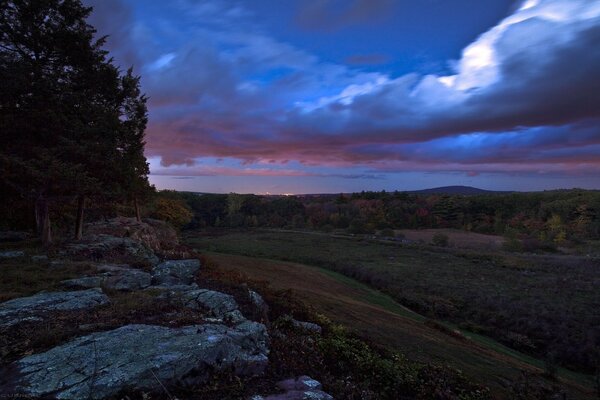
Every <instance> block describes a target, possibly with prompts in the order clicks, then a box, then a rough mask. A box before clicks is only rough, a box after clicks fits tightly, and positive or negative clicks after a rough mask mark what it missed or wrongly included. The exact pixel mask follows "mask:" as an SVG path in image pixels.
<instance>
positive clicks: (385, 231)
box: [379, 229, 396, 237]
mask: <svg viewBox="0 0 600 400" xmlns="http://www.w3.org/2000/svg"><path fill="white" fill-rule="evenodd" d="M379 236H385V237H395V236H396V235H395V233H394V230H393V229H383V230H382V231H381V232H379Z"/></svg>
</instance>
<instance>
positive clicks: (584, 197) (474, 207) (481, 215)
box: [180, 189, 600, 252]
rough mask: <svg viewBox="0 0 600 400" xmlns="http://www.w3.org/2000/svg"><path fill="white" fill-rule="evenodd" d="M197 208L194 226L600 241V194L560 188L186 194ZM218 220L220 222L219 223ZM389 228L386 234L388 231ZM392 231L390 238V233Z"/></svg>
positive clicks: (552, 245)
mask: <svg viewBox="0 0 600 400" xmlns="http://www.w3.org/2000/svg"><path fill="white" fill-rule="evenodd" d="M180 196H181V197H182V198H184V199H185V200H186V202H188V204H189V206H190V208H191V209H192V210H193V212H194V222H193V224H191V225H190V227H191V228H197V227H210V226H212V227H214V226H219V227H237V228H241V227H269V228H288V229H307V228H311V229H316V230H325V231H330V230H332V229H333V230H337V231H339V230H345V231H347V232H348V233H352V234H371V233H374V232H375V231H376V230H383V229H415V228H416V229H422V228H454V229H464V230H468V231H473V232H479V233H488V234H498V235H504V236H505V237H506V238H507V242H508V243H507V245H506V249H507V250H509V251H516V252H519V251H528V252H543V251H556V248H557V246H572V245H575V244H576V243H578V242H581V241H585V240H590V239H600V192H598V191H585V190H577V189H574V190H558V191H550V192H536V193H511V194H497V195H475V196H461V195H454V196H449V195H426V196H423V195H414V194H408V193H402V192H393V193H389V192H362V193H354V194H352V195H343V194H342V195H318V196H317V195H314V196H311V195H305V196H256V195H239V194H229V195H220V194H194V193H181V194H180ZM217 222H218V224H217ZM388 233H389V231H388ZM386 236H387V235H386Z"/></svg>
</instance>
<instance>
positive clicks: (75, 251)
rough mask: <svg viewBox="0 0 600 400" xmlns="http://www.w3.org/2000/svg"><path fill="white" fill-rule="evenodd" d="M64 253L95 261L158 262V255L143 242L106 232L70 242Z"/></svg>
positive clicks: (76, 257) (75, 257)
mask: <svg viewBox="0 0 600 400" xmlns="http://www.w3.org/2000/svg"><path fill="white" fill-rule="evenodd" d="M62 254H63V255H66V256H70V257H72V258H74V259H85V260H93V261H108V262H111V261H113V262H115V261H116V262H126V263H130V264H133V263H147V264H150V265H156V264H158V262H159V260H158V257H156V255H155V254H154V252H153V251H152V250H151V249H149V248H148V247H146V246H144V245H143V244H142V243H140V242H138V241H136V240H133V239H131V238H128V237H117V236H111V235H105V234H99V235H87V236H85V237H84V238H83V240H81V241H79V242H75V243H71V244H68V245H67V246H66V248H65V250H64V251H63V252H62Z"/></svg>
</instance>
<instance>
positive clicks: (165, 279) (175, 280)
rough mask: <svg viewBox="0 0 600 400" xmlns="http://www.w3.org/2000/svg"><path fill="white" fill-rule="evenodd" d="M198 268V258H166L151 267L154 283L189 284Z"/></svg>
mask: <svg viewBox="0 0 600 400" xmlns="http://www.w3.org/2000/svg"><path fill="white" fill-rule="evenodd" d="M199 270H200V260H197V259H190V260H168V261H165V262H163V263H160V264H158V265H156V266H155V267H154V268H153V269H152V283H153V284H154V285H189V284H191V283H193V282H194V276H195V275H196V273H197V272H198V271H199Z"/></svg>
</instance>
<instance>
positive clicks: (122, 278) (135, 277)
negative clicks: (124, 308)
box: [62, 266, 152, 290]
mask: <svg viewBox="0 0 600 400" xmlns="http://www.w3.org/2000/svg"><path fill="white" fill-rule="evenodd" d="M99 269H100V270H105V271H107V272H104V273H102V274H100V275H94V276H86V277H82V278H76V279H69V280H66V281H63V282H62V284H63V285H65V286H67V287H79V288H94V287H106V288H109V289H115V290H139V289H144V288H147V287H148V286H150V284H151V283H152V275H150V274H149V273H147V272H143V271H140V270H138V269H133V268H125V267H118V266H104V267H100V268H99Z"/></svg>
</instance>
